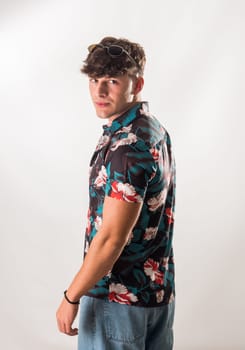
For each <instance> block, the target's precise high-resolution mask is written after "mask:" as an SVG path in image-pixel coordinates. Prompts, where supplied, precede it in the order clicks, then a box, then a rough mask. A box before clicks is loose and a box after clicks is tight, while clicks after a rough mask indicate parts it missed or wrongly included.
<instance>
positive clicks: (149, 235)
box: [143, 227, 157, 241]
mask: <svg viewBox="0 0 245 350" xmlns="http://www.w3.org/2000/svg"><path fill="white" fill-rule="evenodd" d="M156 234H157V227H148V228H147V229H146V230H145V234H144V237H143V239H145V240H147V241H149V240H150V239H154V238H155V237H156Z"/></svg>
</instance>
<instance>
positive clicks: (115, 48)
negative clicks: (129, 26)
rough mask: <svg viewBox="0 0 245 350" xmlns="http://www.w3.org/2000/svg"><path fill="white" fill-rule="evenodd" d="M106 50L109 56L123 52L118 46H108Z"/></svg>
mask: <svg viewBox="0 0 245 350" xmlns="http://www.w3.org/2000/svg"><path fill="white" fill-rule="evenodd" d="M108 52H109V54H110V55H111V56H120V55H121V54H122V53H123V49H122V48H121V47H120V46H115V45H112V46H109V47H108Z"/></svg>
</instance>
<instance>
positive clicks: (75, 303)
mask: <svg viewBox="0 0 245 350" xmlns="http://www.w3.org/2000/svg"><path fill="white" fill-rule="evenodd" d="M66 292H67V290H65V291H64V297H65V300H66V301H68V303H69V304H72V305H79V304H80V301H79V300H78V301H71V300H70V299H69V298H68V296H67V295H66Z"/></svg>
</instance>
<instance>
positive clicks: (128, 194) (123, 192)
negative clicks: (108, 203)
mask: <svg viewBox="0 0 245 350" xmlns="http://www.w3.org/2000/svg"><path fill="white" fill-rule="evenodd" d="M111 188H112V192H111V197H112V198H116V199H119V200H122V201H126V202H132V203H139V202H142V198H141V197H140V196H139V195H138V194H137V193H136V191H135V188H134V187H133V186H132V185H130V184H128V183H125V184H123V183H121V182H117V181H113V182H112V184H111Z"/></svg>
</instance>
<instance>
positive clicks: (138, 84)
mask: <svg viewBox="0 0 245 350" xmlns="http://www.w3.org/2000/svg"><path fill="white" fill-rule="evenodd" d="M136 79H137V80H136V82H135V88H134V95H138V94H139V93H140V91H141V90H142V89H143V86H144V78H143V77H141V76H139V77H137V78H136Z"/></svg>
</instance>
